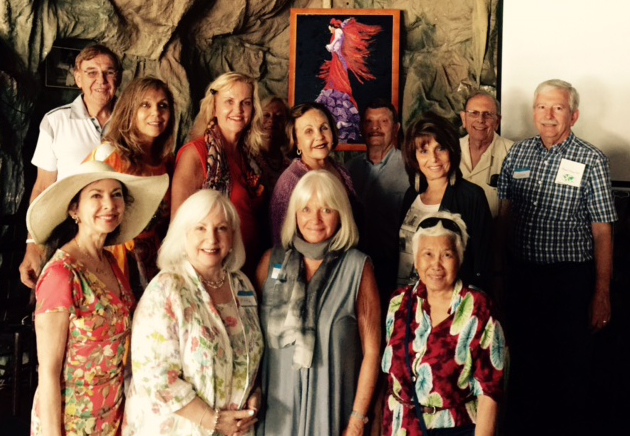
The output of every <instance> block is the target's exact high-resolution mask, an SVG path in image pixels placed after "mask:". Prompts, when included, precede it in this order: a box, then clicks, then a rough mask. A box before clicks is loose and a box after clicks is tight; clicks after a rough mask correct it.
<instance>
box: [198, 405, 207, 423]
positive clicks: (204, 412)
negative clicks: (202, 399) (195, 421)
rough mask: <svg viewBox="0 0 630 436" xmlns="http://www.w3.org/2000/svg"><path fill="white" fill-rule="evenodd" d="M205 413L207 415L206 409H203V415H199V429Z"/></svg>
mask: <svg viewBox="0 0 630 436" xmlns="http://www.w3.org/2000/svg"><path fill="white" fill-rule="evenodd" d="M206 413H208V408H207V407H206V408H205V409H204V411H203V413H202V414H201V418H199V427H202V425H201V422H202V421H203V418H204V416H206Z"/></svg>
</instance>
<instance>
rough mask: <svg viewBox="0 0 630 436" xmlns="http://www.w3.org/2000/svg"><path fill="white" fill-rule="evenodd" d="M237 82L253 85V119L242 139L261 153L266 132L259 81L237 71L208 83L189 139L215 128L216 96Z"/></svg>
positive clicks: (250, 148) (252, 149)
mask: <svg viewBox="0 0 630 436" xmlns="http://www.w3.org/2000/svg"><path fill="white" fill-rule="evenodd" d="M237 82H241V83H245V84H247V85H249V86H250V87H251V89H252V99H253V104H254V110H253V114H252V121H251V123H250V124H249V126H248V127H247V128H246V130H245V132H243V135H242V136H241V139H242V140H243V141H244V143H245V145H246V146H247V147H248V148H249V150H250V151H251V152H253V153H254V154H255V155H257V154H258V153H259V151H260V147H261V146H262V144H263V141H264V132H263V128H262V125H263V118H262V107H261V105H260V98H259V96H258V82H257V81H256V80H255V79H254V78H252V77H249V76H247V75H245V74H241V73H236V72H228V73H223V74H221V75H220V76H219V77H217V78H216V79H215V80H214V81H213V82H212V83H211V84H210V85H208V88H207V89H206V94H205V96H204V98H203V99H202V100H201V103H200V105H199V113H198V114H197V117H196V118H195V121H194V122H193V126H192V128H191V129H190V133H189V134H188V140H189V141H193V140H195V139H197V138H200V137H202V136H203V135H204V133H205V132H206V130H207V129H208V128H213V127H214V126H215V125H216V124H217V118H216V106H215V96H216V95H217V94H218V93H219V92H221V91H224V90H227V89H230V88H231V87H232V86H233V85H234V84H235V83H237ZM220 127H221V126H219V128H220Z"/></svg>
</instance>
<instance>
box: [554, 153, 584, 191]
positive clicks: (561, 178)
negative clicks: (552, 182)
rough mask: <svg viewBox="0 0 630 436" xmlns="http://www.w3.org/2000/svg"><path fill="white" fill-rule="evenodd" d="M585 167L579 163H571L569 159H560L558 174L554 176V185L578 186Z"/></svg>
mask: <svg viewBox="0 0 630 436" xmlns="http://www.w3.org/2000/svg"><path fill="white" fill-rule="evenodd" d="M585 168H586V165H585V164H583V163H580V162H573V161H572V160H569V159H562V160H561V161H560V167H559V168H558V174H556V183H558V184H559V185H568V186H577V187H579V186H580V183H581V182H582V176H583V175H584V169H585Z"/></svg>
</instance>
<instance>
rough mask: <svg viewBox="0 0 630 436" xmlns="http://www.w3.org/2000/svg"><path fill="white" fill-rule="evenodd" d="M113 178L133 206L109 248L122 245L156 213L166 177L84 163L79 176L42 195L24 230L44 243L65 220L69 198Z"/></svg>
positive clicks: (32, 204)
mask: <svg viewBox="0 0 630 436" xmlns="http://www.w3.org/2000/svg"><path fill="white" fill-rule="evenodd" d="M103 179H115V180H118V181H119V182H121V183H123V184H124V185H125V186H126V187H127V189H128V190H129V194H131V196H132V197H133V203H132V204H130V205H129V206H127V207H126V208H125V213H124V215H123V220H122V222H121V223H120V226H119V227H120V232H119V233H118V236H117V237H116V238H114V239H113V240H112V241H111V244H112V245H115V244H122V243H124V242H127V241H130V240H131V239H133V238H135V237H136V236H137V235H138V234H139V233H140V232H141V231H142V230H143V229H144V228H145V227H146V226H147V224H149V221H150V220H151V218H152V217H153V214H155V211H156V210H157V208H158V206H159V205H160V202H161V201H162V198H164V194H165V193H166V190H167V189H168V175H167V174H162V175H161V176H151V177H140V176H132V175H129V174H122V173H118V172H116V171H114V169H113V168H112V167H110V166H109V165H107V164H106V163H104V162H98V161H91V162H85V163H83V164H81V165H80V167H79V168H78V173H77V174H74V175H71V176H68V177H66V178H65V179H61V180H58V181H57V182H55V183H53V184H52V185H51V186H49V187H48V188H47V189H46V190H45V191H44V192H42V193H41V194H40V195H39V196H38V197H37V198H36V199H35V200H34V201H33V202H32V203H31V205H30V207H29V208H28V212H27V213H26V227H27V228H28V231H29V233H30V234H31V237H32V238H33V239H34V240H35V242H36V243H38V244H43V243H45V242H46V240H47V239H48V238H49V237H50V234H51V233H52V231H53V230H54V229H55V227H57V226H58V225H59V224H61V223H62V222H63V221H65V220H66V218H68V206H70V201H71V200H72V198H73V197H74V196H75V195H76V194H77V193H78V192H80V191H81V190H82V189H83V188H85V187H86V186H87V185H89V184H90V183H92V182H96V181H98V180H103Z"/></svg>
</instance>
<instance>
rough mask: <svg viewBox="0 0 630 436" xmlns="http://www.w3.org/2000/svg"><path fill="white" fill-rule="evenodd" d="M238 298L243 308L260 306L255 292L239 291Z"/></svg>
mask: <svg viewBox="0 0 630 436" xmlns="http://www.w3.org/2000/svg"><path fill="white" fill-rule="evenodd" d="M237 297H238V302H239V303H240V305H241V307H256V306H257V305H258V304H257V303H256V296H255V295H254V291H238V294H237Z"/></svg>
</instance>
